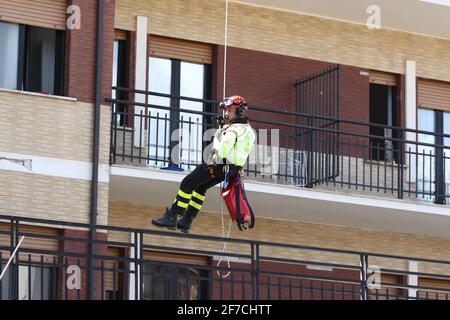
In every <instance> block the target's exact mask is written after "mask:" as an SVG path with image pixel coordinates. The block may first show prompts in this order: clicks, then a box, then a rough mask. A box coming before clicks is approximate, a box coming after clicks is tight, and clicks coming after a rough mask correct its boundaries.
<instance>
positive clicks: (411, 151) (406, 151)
mask: <svg viewBox="0 0 450 320" xmlns="http://www.w3.org/2000/svg"><path fill="white" fill-rule="evenodd" d="M113 89H114V90H116V91H117V94H116V97H122V98H120V99H119V98H117V99H111V102H112V106H113V108H112V110H113V113H112V123H111V163H112V164H126V165H133V166H141V167H159V168H167V169H176V170H186V171H190V170H193V169H194V168H195V167H196V166H197V165H199V164H200V163H201V162H202V161H205V160H206V159H207V156H208V155H209V153H210V150H211V146H212V144H211V138H212V136H213V135H214V132H215V130H216V129H215V128H216V123H215V120H214V119H213V118H214V117H215V116H217V115H218V105H217V102H216V101H211V100H205V99H195V98H188V97H176V96H172V95H167V94H161V93H156V92H149V91H140V90H133V89H127V88H118V87H115V88H113ZM127 96H128V97H129V99H127V98H124V97H127ZM248 115H249V117H250V122H251V124H252V126H253V127H254V128H255V129H256V130H257V132H256V133H257V141H256V144H255V147H254V149H253V152H252V153H251V155H250V157H249V161H248V163H247V165H246V167H245V174H246V176H247V177H248V179H251V180H258V181H264V182H270V183H278V184H287V185H292V186H297V187H304V188H319V189H332V190H334V191H338V190H340V191H345V192H356V193H369V194H377V195H382V196H388V197H396V198H407V199H410V200H412V201H424V202H434V203H438V204H448V203H449V201H450V150H449V149H450V143H448V141H450V135H445V134H437V133H434V132H428V131H421V130H413V129H406V128H400V127H395V126H385V125H380V124H375V123H366V122H362V121H354V120H348V119H340V118H335V117H328V116H319V115H314V114H307V113H301V112H292V111H287V110H283V109H282V107H272V108H261V107H256V106H250V111H249V113H248ZM371 132H384V135H383V136H380V135H376V134H371Z"/></svg>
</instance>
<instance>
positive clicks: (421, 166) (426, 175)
mask: <svg viewBox="0 0 450 320" xmlns="http://www.w3.org/2000/svg"><path fill="white" fill-rule="evenodd" d="M418 117H419V121H418V122H419V130H423V131H430V132H434V131H435V123H434V111H433V110H428V109H419V111H418ZM418 141H419V142H423V143H429V144H434V143H435V139H434V136H433V135H427V134H419V135H418ZM417 153H418V156H417V166H418V170H417V171H418V172H417V173H418V175H417V190H418V192H419V196H420V197H422V198H423V199H424V200H429V201H433V200H434V195H433V193H434V190H435V188H434V183H433V182H434V173H435V170H434V165H435V161H434V154H435V150H434V147H430V146H423V145H419V146H418V148H417Z"/></svg>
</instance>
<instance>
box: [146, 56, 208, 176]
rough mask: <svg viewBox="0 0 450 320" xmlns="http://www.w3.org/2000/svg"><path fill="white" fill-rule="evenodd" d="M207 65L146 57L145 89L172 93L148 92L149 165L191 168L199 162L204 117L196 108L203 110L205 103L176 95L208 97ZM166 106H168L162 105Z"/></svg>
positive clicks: (200, 158) (197, 97) (200, 159)
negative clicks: (206, 90)
mask: <svg viewBox="0 0 450 320" xmlns="http://www.w3.org/2000/svg"><path fill="white" fill-rule="evenodd" d="M208 67H209V66H208V65H205V64H200V63H191V62H187V61H181V60H177V59H165V58H158V57H150V58H149V74H148V90H149V91H151V92H155V93H161V94H168V95H171V96H172V97H160V96H156V95H149V99H148V103H149V104H150V106H149V108H148V110H147V114H148V116H149V117H150V121H148V128H147V130H148V137H147V140H148V157H149V158H150V160H149V161H148V165H151V166H158V167H161V166H170V167H178V168H182V169H190V168H191V167H192V166H194V167H195V165H197V164H200V163H201V161H202V136H203V130H204V125H203V124H204V120H205V119H204V118H203V116H202V115H201V114H197V113H195V112H202V111H204V104H203V102H197V101H191V100H186V99H183V100H181V99H179V98H177V97H180V96H182V97H186V98H196V99H204V98H205V97H207V96H208V95H209V93H208V92H205V87H207V86H205V83H206V82H207V81H210V79H209V76H208V74H209V73H208V71H209V70H208ZM167 107H170V110H167V109H164V108H167ZM180 109H182V110H185V111H178V110H180ZM190 111H193V112H190Z"/></svg>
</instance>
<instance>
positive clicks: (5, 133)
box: [0, 90, 111, 164]
mask: <svg viewBox="0 0 450 320" xmlns="http://www.w3.org/2000/svg"><path fill="white" fill-rule="evenodd" d="M0 108H1V110H2V116H1V118H0V127H1V128H2V134H1V135H0V151H2V152H11V153H21V154H31V155H36V156H43V157H50V158H59V159H66V160H78V161H86V162H92V137H93V105H92V104H87V103H81V102H76V101H69V100H64V99H59V98H52V97H45V96H35V95H30V94H27V93H23V92H7V91H3V90H0ZM110 123H111V107H110V106H107V105H104V106H102V107H101V133H100V137H101V138H100V163H102V164H109V135H110Z"/></svg>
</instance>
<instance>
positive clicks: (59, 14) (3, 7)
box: [0, 0, 67, 30]
mask: <svg viewBox="0 0 450 320" xmlns="http://www.w3.org/2000/svg"><path fill="white" fill-rule="evenodd" d="M66 10H67V1H66V0H39V1H36V0H0V20H2V21H7V22H13V23H20V24H27V25H31V26H36V27H43V28H49V29H59V30H65V29H66V21H67V13H66Z"/></svg>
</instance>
